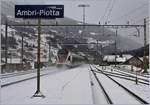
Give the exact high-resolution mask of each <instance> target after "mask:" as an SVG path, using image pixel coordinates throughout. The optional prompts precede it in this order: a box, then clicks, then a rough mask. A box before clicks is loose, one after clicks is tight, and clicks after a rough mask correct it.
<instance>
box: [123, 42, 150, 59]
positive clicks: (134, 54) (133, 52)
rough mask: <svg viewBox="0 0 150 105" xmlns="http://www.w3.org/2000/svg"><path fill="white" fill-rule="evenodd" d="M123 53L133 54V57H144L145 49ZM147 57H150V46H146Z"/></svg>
mask: <svg viewBox="0 0 150 105" xmlns="http://www.w3.org/2000/svg"><path fill="white" fill-rule="evenodd" d="M123 53H124V54H131V55H133V56H139V57H143V56H144V47H141V48H138V49H134V50H130V51H125V52H123ZM146 56H149V44H148V45H146Z"/></svg>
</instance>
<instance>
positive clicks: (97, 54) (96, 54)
mask: <svg viewBox="0 0 150 105" xmlns="http://www.w3.org/2000/svg"><path fill="white" fill-rule="evenodd" d="M96 50H97V51H96V63H98V59H99V57H98V40H97V44H96Z"/></svg>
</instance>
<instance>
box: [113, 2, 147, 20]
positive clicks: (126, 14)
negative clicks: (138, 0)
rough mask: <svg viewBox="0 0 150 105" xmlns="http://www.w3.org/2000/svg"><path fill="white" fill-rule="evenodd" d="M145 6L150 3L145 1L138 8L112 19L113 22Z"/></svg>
mask: <svg viewBox="0 0 150 105" xmlns="http://www.w3.org/2000/svg"><path fill="white" fill-rule="evenodd" d="M144 6H148V3H145V4H143V5H141V6H139V7H137V8H135V9H133V10H131V11H130V12H128V13H126V14H124V15H122V16H120V17H118V18H116V19H114V20H112V21H113V22H116V21H118V20H120V19H122V18H123V17H127V16H129V15H131V14H132V13H135V11H138V10H139V9H141V8H143V7H144Z"/></svg>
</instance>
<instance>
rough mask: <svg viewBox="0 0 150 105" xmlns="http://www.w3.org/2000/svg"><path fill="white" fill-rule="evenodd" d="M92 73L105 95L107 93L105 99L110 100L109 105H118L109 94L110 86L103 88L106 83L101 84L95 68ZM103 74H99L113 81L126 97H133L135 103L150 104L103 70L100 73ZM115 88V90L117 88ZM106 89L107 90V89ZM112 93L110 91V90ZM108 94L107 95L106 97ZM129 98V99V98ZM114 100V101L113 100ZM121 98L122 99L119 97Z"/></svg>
mask: <svg viewBox="0 0 150 105" xmlns="http://www.w3.org/2000/svg"><path fill="white" fill-rule="evenodd" d="M96 69H97V68H96ZM91 71H92V73H93V75H94V76H95V78H96V80H97V82H98V84H99V86H100V87H101V88H102V90H103V93H105V97H106V99H107V100H108V103H109V104H113V103H114V104H117V103H115V101H116V100H117V99H116V100H114V97H112V96H110V94H111V93H110V92H107V91H108V89H107V88H108V87H109V86H105V85H104V86H105V87H104V86H103V83H104V82H102V83H101V82H100V81H101V80H100V79H99V77H97V75H98V74H97V75H96V72H95V70H93V68H92V67H91ZM100 72H101V74H99V75H101V76H103V77H104V76H105V78H106V79H107V80H109V81H111V82H113V84H116V87H117V88H118V89H121V91H124V94H126V95H128V97H132V100H133V101H135V102H137V103H140V104H149V103H148V102H147V101H145V100H144V99H142V98H141V97H139V96H138V95H136V94H135V93H133V92H132V91H130V90H129V89H127V88H126V87H125V86H123V85H122V84H120V83H119V82H117V81H116V80H114V79H113V78H111V77H110V76H109V75H108V74H106V73H104V72H103V71H102V70H101V71H100ZM116 87H115V88H116ZM105 88H106V89H105ZM109 91H110V90H109ZM112 91H113V89H112ZM106 94H107V95H106ZM128 97H127V98H128ZM112 98H113V99H112ZM119 98H120V97H119ZM121 98H123V97H121Z"/></svg>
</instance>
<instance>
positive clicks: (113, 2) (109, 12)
mask: <svg viewBox="0 0 150 105" xmlns="http://www.w3.org/2000/svg"><path fill="white" fill-rule="evenodd" d="M115 1H116V0H112V5H111V7H110V9H109V11H108V14H107V16H106V20H105V21H106V22H107V21H108V19H109V16H110V15H111V13H112V11H113V8H114V4H115Z"/></svg>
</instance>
